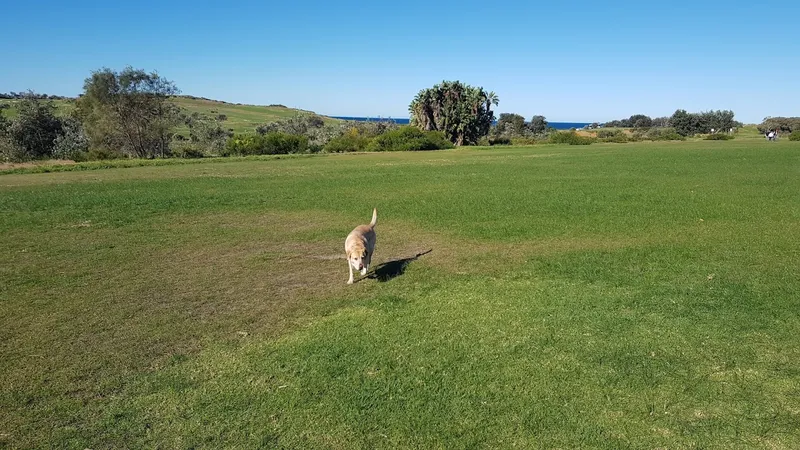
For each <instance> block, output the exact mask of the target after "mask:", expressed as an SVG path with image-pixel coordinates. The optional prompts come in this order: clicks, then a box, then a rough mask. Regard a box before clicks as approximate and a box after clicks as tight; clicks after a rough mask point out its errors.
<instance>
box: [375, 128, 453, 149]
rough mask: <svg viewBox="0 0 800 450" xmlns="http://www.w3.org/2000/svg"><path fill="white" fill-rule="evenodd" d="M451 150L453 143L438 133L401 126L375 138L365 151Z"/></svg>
mask: <svg viewBox="0 0 800 450" xmlns="http://www.w3.org/2000/svg"><path fill="white" fill-rule="evenodd" d="M447 148H453V143H452V142H450V141H449V140H447V138H445V136H444V133H442V132H440V131H422V130H420V129H419V128H416V127H414V126H403V127H399V128H397V129H396V130H392V131H387V132H386V133H383V134H381V135H380V136H377V137H376V138H374V139H373V140H372V142H370V143H369V146H368V147H367V149H368V150H369V151H374V152H397V151H416V150H442V149H447Z"/></svg>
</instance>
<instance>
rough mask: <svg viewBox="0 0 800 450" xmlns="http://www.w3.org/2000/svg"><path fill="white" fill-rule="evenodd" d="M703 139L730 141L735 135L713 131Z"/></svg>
mask: <svg viewBox="0 0 800 450" xmlns="http://www.w3.org/2000/svg"><path fill="white" fill-rule="evenodd" d="M703 139H705V140H707V141H729V140H731V139H733V136H731V135H730V134H725V133H713V134H709V135H708V136H706V137H704V138H703Z"/></svg>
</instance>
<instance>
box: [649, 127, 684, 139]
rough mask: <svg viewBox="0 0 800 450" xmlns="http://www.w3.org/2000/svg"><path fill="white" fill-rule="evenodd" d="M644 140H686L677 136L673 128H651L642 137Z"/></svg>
mask: <svg viewBox="0 0 800 450" xmlns="http://www.w3.org/2000/svg"><path fill="white" fill-rule="evenodd" d="M644 139H648V140H651V141H685V140H686V138H685V137H684V136H681V135H680V134H678V132H677V131H675V129H674V128H653V129H651V130H650V131H648V132H647V133H646V134H645V135H644Z"/></svg>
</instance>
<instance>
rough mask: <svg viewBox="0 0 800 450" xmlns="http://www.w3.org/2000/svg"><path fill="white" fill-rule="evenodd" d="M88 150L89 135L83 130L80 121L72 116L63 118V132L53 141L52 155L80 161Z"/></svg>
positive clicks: (84, 157)
mask: <svg viewBox="0 0 800 450" xmlns="http://www.w3.org/2000/svg"><path fill="white" fill-rule="evenodd" d="M88 151H89V137H88V136H86V133H85V132H84V131H83V126H82V125H81V123H80V121H78V120H77V119H74V118H69V119H66V120H64V123H63V134H61V135H59V136H58V137H56V139H55V141H54V142H53V157H54V158H58V159H71V160H73V161H82V160H85V159H86V157H87V153H88Z"/></svg>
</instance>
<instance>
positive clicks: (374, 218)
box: [369, 208, 378, 228]
mask: <svg viewBox="0 0 800 450" xmlns="http://www.w3.org/2000/svg"><path fill="white" fill-rule="evenodd" d="M376 223H378V208H372V222H370V223H369V227H370V228H375V224H376Z"/></svg>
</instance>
